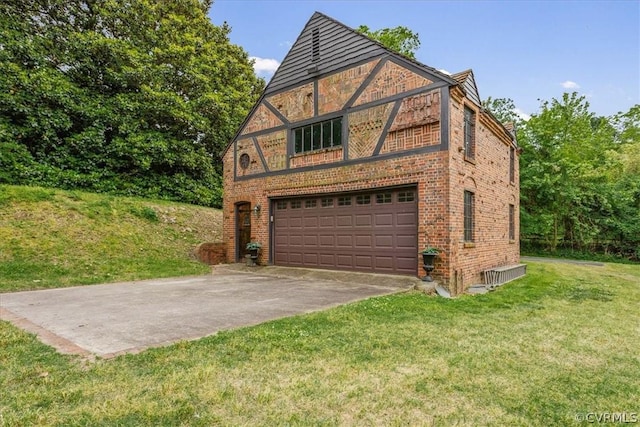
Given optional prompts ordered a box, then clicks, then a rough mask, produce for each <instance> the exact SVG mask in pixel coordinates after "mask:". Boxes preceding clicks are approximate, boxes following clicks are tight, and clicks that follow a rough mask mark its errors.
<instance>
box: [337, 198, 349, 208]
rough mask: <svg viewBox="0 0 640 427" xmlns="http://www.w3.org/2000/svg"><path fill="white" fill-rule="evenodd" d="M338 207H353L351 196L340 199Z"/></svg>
mask: <svg viewBox="0 0 640 427" xmlns="http://www.w3.org/2000/svg"><path fill="white" fill-rule="evenodd" d="M338 206H351V196H344V197H338Z"/></svg>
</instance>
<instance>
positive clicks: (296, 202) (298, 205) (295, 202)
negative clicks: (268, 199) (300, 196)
mask: <svg viewBox="0 0 640 427" xmlns="http://www.w3.org/2000/svg"><path fill="white" fill-rule="evenodd" d="M301 207H302V201H300V200H292V201H291V209H300V208H301Z"/></svg>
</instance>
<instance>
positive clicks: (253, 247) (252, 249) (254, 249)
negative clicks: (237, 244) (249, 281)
mask: <svg viewBox="0 0 640 427" xmlns="http://www.w3.org/2000/svg"><path fill="white" fill-rule="evenodd" d="M260 248H262V245H261V244H260V243H259V242H249V243H247V247H246V249H247V250H248V251H249V255H250V257H251V261H252V263H253V265H255V264H257V263H258V261H257V260H258V252H260Z"/></svg>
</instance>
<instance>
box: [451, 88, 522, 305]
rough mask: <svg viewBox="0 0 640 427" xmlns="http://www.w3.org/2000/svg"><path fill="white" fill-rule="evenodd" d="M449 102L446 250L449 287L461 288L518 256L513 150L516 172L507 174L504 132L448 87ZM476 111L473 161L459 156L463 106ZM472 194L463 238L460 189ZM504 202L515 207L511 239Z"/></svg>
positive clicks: (516, 260) (517, 258)
mask: <svg viewBox="0 0 640 427" xmlns="http://www.w3.org/2000/svg"><path fill="white" fill-rule="evenodd" d="M451 100H452V102H451V107H450V118H451V120H450V150H449V163H450V166H449V180H450V194H449V212H448V218H449V221H450V224H449V230H451V236H450V245H449V252H450V256H451V266H450V271H449V277H451V278H452V281H451V283H450V289H451V290H452V292H454V293H459V292H461V291H462V290H463V289H464V288H467V287H469V286H470V285H473V284H477V283H481V282H482V278H481V271H483V270H485V269H488V268H491V267H496V266H500V265H507V264H515V263H518V262H519V260H520V247H519V215H518V213H519V211H520V201H519V189H520V183H519V176H518V173H517V171H518V170H519V168H518V156H516V176H515V181H514V182H513V183H512V182H510V180H509V149H510V148H509V147H510V146H509V145H508V142H509V141H508V140H507V139H506V137H503V136H501V135H500V134H499V133H498V134H497V132H496V129H492V128H490V127H489V126H487V125H486V124H485V121H486V120H483V118H482V115H483V114H484V113H482V112H480V111H479V110H478V108H477V107H476V106H474V105H472V104H471V103H469V102H465V100H464V99H463V98H462V97H461V94H456V93H455V91H454V92H452V96H451ZM465 105H466V106H468V107H469V108H472V109H473V110H474V111H476V154H475V162H470V161H467V160H465V157H464V152H463V149H462V148H463V146H464V142H463V138H464V131H463V129H464V126H463V110H464V106H465ZM465 190H468V191H472V192H473V193H474V194H475V211H474V214H475V239H474V240H475V241H474V243H473V244H469V243H465V242H464V234H463V232H464V222H463V214H464V191H465ZM509 204H512V205H514V207H515V212H516V215H515V232H516V239H515V240H512V241H510V240H509Z"/></svg>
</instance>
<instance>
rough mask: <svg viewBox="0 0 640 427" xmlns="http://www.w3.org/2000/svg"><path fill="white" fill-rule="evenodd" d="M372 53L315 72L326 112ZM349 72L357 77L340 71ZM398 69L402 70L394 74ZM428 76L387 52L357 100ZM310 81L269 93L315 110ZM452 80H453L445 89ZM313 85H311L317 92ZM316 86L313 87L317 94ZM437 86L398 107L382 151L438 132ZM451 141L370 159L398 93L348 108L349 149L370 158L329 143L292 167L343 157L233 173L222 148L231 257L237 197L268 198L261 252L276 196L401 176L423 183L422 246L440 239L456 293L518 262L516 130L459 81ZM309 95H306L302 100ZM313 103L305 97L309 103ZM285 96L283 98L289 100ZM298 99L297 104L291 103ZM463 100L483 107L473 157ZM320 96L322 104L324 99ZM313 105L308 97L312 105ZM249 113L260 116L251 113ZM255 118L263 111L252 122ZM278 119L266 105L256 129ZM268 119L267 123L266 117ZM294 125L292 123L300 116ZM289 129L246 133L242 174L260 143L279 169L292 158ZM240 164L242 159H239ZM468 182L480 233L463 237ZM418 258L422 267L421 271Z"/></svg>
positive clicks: (435, 138)
mask: <svg viewBox="0 0 640 427" xmlns="http://www.w3.org/2000/svg"><path fill="white" fill-rule="evenodd" d="M375 63H376V62H375V61H374V62H371V63H367V64H363V65H360V66H358V67H354V68H353V69H350V70H346V71H344V72H341V73H336V74H334V75H332V76H329V77H325V78H323V79H320V80H319V82H318V88H319V94H318V100H319V102H318V103H319V105H318V109H319V112H320V111H322V113H321V114H323V113H327V112H332V111H335V110H337V109H339V108H342V107H343V106H344V102H346V99H348V98H349V97H350V96H352V95H349V96H347V94H353V93H355V91H356V90H357V85H358V84H361V82H364V80H365V79H366V75H368V73H370V72H371V70H372V69H373V67H374V66H375ZM348 76H352V77H353V78H352V79H351V80H350V81H343V82H342V83H340V79H341V78H344V79H346V80H349V78H347V77H348ZM394 79H395V80H394ZM429 83H431V82H430V80H428V79H426V78H424V77H421V76H419V75H417V74H416V73H414V72H412V71H409V70H407V69H404V68H402V67H400V66H399V65H397V64H395V63H392V62H388V63H387V64H386V65H385V66H383V67H382V68H381V70H380V72H379V73H378V74H377V75H376V76H375V78H374V79H373V80H372V81H371V82H370V84H368V86H367V87H366V88H365V89H364V91H363V93H362V95H361V96H360V97H359V100H358V102H357V104H359V105H364V103H365V102H369V101H376V100H378V99H381V97H386V96H391V95H395V94H398V93H402V92H403V91H407V90H412V89H415V88H418V87H422V86H424V85H426V84H429ZM332 85H338V86H339V87H341V88H342V89H343V90H344V91H345V94H344V95H342V96H333V95H332V93H333V92H332V90H333V89H332V87H333V86H332ZM309 90H311V91H313V85H312V84H307V85H304V86H301V87H299V88H293V89H291V90H289V91H286V92H282V93H280V94H278V95H274V96H272V97H270V98H269V102H273V103H275V104H274V106H275V107H276V108H278V110H280V111H281V112H282V113H283V114H284V115H286V116H287V117H288V118H289V119H296V120H301V119H303V118H308V114H309V104H308V102H307V101H308V99H309V93H310V92H309ZM444 90H449V89H444ZM311 95H313V94H312V92H311ZM312 98H313V96H311V100H312ZM441 99H442V98H441V96H440V89H436V90H434V91H431V92H428V93H424V94H420V95H415V96H412V97H409V98H406V99H404V100H402V101H401V102H402V104H401V107H400V109H399V111H398V114H397V115H396V117H395V119H394V122H393V123H392V124H391V132H389V133H388V134H387V135H386V137H385V140H384V144H383V146H382V150H381V153H382V154H384V153H390V152H396V151H406V150H411V149H415V148H420V147H425V146H429V145H439V144H440V142H441V137H440V132H441V123H440V120H441V117H440V111H441V109H440V102H441ZM450 100H451V101H450V105H449V107H448V108H449V116H450V122H449V150H448V151H436V152H432V153H428V154H425V153H421V154H411V155H407V156H403V157H394V158H388V157H387V158H386V159H384V160H376V161H372V160H371V159H370V158H369V157H370V156H371V155H372V153H373V150H374V148H375V146H376V144H377V142H378V141H379V140H380V137H381V136H382V130H383V129H384V126H385V125H386V123H387V122H388V119H389V117H390V114H391V111H392V109H393V105H395V101H394V102H389V103H386V104H381V105H377V106H375V107H372V108H369V109H359V110H357V111H355V112H351V113H349V115H348V123H349V128H348V132H349V136H348V137H349V159H350V160H353V159H359V158H367V160H368V161H367V162H363V163H357V164H347V165H342V166H338V165H337V163H339V162H340V161H342V159H343V148H337V149H335V148H334V149H328V150H322V151H318V152H314V153H309V154H304V155H298V156H293V157H291V158H290V159H289V164H290V168H291V169H295V168H297V167H303V166H320V165H325V166H326V164H327V163H336V167H330V168H329V167H320V168H317V169H313V170H307V171H298V172H297V173H289V174H281V175H266V176H262V177H260V178H257V179H241V180H237V181H236V180H234V161H236V158H234V150H233V147H232V148H230V149H229V150H227V152H226V154H225V157H224V183H225V195H224V206H223V214H224V243H225V244H226V252H227V259H228V260H229V261H234V260H235V258H236V247H235V245H236V242H235V209H236V205H237V204H238V203H242V202H249V203H251V206H252V207H254V206H256V205H258V204H259V205H261V206H262V210H261V211H260V212H258V213H252V214H251V238H252V240H255V241H259V242H261V243H262V244H263V250H262V251H261V253H260V262H262V263H266V262H267V261H268V260H269V256H270V247H269V243H270V242H269V229H270V222H269V221H270V220H269V218H270V206H269V203H270V198H273V197H288V196H302V195H312V194H329V193H337V192H352V191H362V190H369V189H372V188H383V187H389V186H398V185H415V186H416V187H417V189H418V212H419V213H418V247H419V248H423V247H425V246H435V247H437V248H439V249H441V253H440V255H439V256H438V258H437V259H436V269H435V271H434V273H433V275H434V277H435V278H437V279H439V280H440V281H441V282H442V283H443V284H444V285H445V286H448V287H449V290H450V291H451V292H452V293H453V294H457V293H460V292H462V291H463V290H464V289H465V288H467V287H468V286H470V285H472V284H475V283H479V282H480V281H481V276H480V273H481V271H483V270H484V269H487V268H491V267H495V266H498V265H504V264H511V263H517V262H519V246H518V236H519V221H518V215H516V218H515V219H516V240H515V241H509V235H508V233H509V205H510V204H512V205H514V207H515V212H516V213H518V212H519V176H518V173H517V171H518V159H517V156H516V178H515V181H514V182H509V148H510V146H509V139H508V137H507V136H506V134H504V130H503V129H502V128H501V127H499V126H498V125H496V124H495V123H494V122H493V121H492V119H491V118H490V117H489V116H487V115H485V114H484V113H482V112H481V111H480V110H479V109H478V107H476V106H474V105H473V104H472V103H470V102H468V101H467V100H466V99H465V98H464V96H463V93H462V91H461V90H460V89H459V88H456V87H453V88H452V89H451V90H450ZM300 103H303V104H304V105H301V104H300ZM305 103H306V104H305ZM285 104H286V105H285ZM289 104H292V105H289ZM464 105H468V106H469V107H470V108H472V109H474V110H475V111H476V157H475V161H474V162H469V161H467V160H465V158H464V154H463V152H462V151H460V149H461V148H462V147H463V135H464V134H463V128H464V126H463V109H464ZM321 106H322V107H321ZM312 107H313V105H311V108H312ZM250 123H254V121H253V119H252V121H250ZM255 123H257V121H256V122H255ZM272 124H273V120H272V118H271V117H270V116H268V115H264V117H263V121H262V125H257V124H256V125H255V126H254V127H253V128H252V129H254V131H255V130H268V129H270V127H269V126H271V125H272ZM260 126H262V127H260ZM293 126H295V124H293ZM286 135H287V132H286V131H284V130H281V131H275V132H271V133H268V134H265V135H260V136H257V137H255V141H254V138H241V139H240V140H238V141H237V142H236V144H237V145H236V146H237V152H238V157H239V156H240V154H241V153H243V152H246V153H250V156H251V159H252V160H254V161H255V163H251V164H250V166H249V167H248V169H247V170H244V171H242V172H239V173H238V175H239V176H243V174H245V176H249V175H250V174H252V173H259V172H263V171H264V167H263V166H262V164H261V160H260V159H259V157H258V155H257V150H256V146H259V147H260V149H261V150H262V152H263V154H264V157H265V162H266V163H267V167H268V168H269V169H270V170H271V171H274V170H281V169H283V168H284V167H286ZM238 171H240V168H238ZM465 190H470V191H472V192H474V194H475V201H476V206H475V220H476V224H475V242H474V243H473V244H465V242H464V241H463V212H464V204H463V194H464V191H465ZM421 264H422V263H421V260H419V262H418V265H416V274H417V275H419V276H422V275H424V271H423V270H422V265H421Z"/></svg>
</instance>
